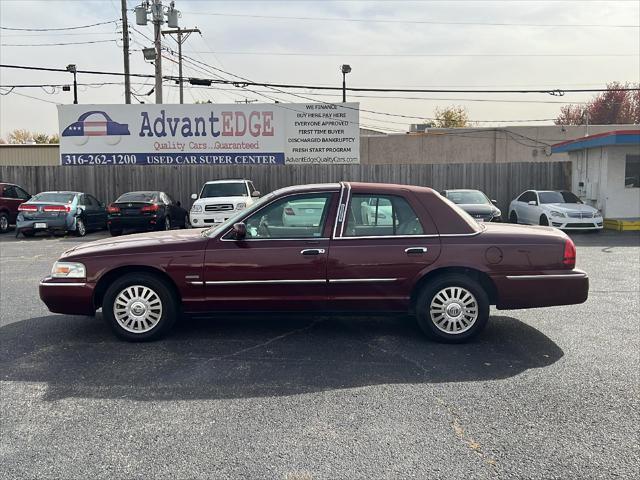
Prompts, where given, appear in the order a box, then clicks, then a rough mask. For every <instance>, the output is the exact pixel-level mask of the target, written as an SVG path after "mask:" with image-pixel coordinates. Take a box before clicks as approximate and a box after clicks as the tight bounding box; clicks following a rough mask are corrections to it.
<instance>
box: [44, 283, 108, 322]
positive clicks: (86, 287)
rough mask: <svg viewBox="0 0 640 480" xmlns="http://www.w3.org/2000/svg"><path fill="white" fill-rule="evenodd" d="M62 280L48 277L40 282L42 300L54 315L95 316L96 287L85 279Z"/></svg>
mask: <svg viewBox="0 0 640 480" xmlns="http://www.w3.org/2000/svg"><path fill="white" fill-rule="evenodd" d="M73 280H75V281H71V280H64V281H63V280H60V279H56V278H51V277H47V278H44V279H43V280H42V281H41V282H40V286H39V289H38V291H39V293H40V299H41V300H42V301H43V302H44V304H45V305H46V306H47V308H48V309H49V310H50V311H51V312H53V313H64V314H66V315H93V314H94V313H95V311H96V309H95V306H94V305H93V290H94V288H95V285H94V284H92V283H87V282H85V281H84V280H83V279H73Z"/></svg>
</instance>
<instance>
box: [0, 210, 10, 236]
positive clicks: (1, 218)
mask: <svg viewBox="0 0 640 480" xmlns="http://www.w3.org/2000/svg"><path fill="white" fill-rule="evenodd" d="M8 231H9V215H7V214H6V213H4V212H2V213H0V233H7V232H8Z"/></svg>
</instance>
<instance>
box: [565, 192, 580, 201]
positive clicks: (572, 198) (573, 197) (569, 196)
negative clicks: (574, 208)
mask: <svg viewBox="0 0 640 480" xmlns="http://www.w3.org/2000/svg"><path fill="white" fill-rule="evenodd" d="M560 193H561V194H562V198H564V202H565V203H582V200H580V199H579V198H578V197H576V195H575V194H573V193H571V192H560Z"/></svg>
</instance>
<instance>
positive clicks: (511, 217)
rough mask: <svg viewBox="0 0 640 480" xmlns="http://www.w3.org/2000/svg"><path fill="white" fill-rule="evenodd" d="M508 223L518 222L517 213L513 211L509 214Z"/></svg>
mask: <svg viewBox="0 0 640 480" xmlns="http://www.w3.org/2000/svg"><path fill="white" fill-rule="evenodd" d="M509 223H516V224H517V223H518V215H517V214H516V212H515V211H514V212H511V213H510V214H509Z"/></svg>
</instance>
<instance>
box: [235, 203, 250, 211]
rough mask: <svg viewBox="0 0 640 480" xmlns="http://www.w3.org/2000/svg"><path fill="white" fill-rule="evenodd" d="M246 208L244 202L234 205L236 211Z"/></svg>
mask: <svg viewBox="0 0 640 480" xmlns="http://www.w3.org/2000/svg"><path fill="white" fill-rule="evenodd" d="M246 206H247V204H246V203H244V202H240V203H239V204H237V205H236V210H242V209H243V208H245V207H246Z"/></svg>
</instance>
